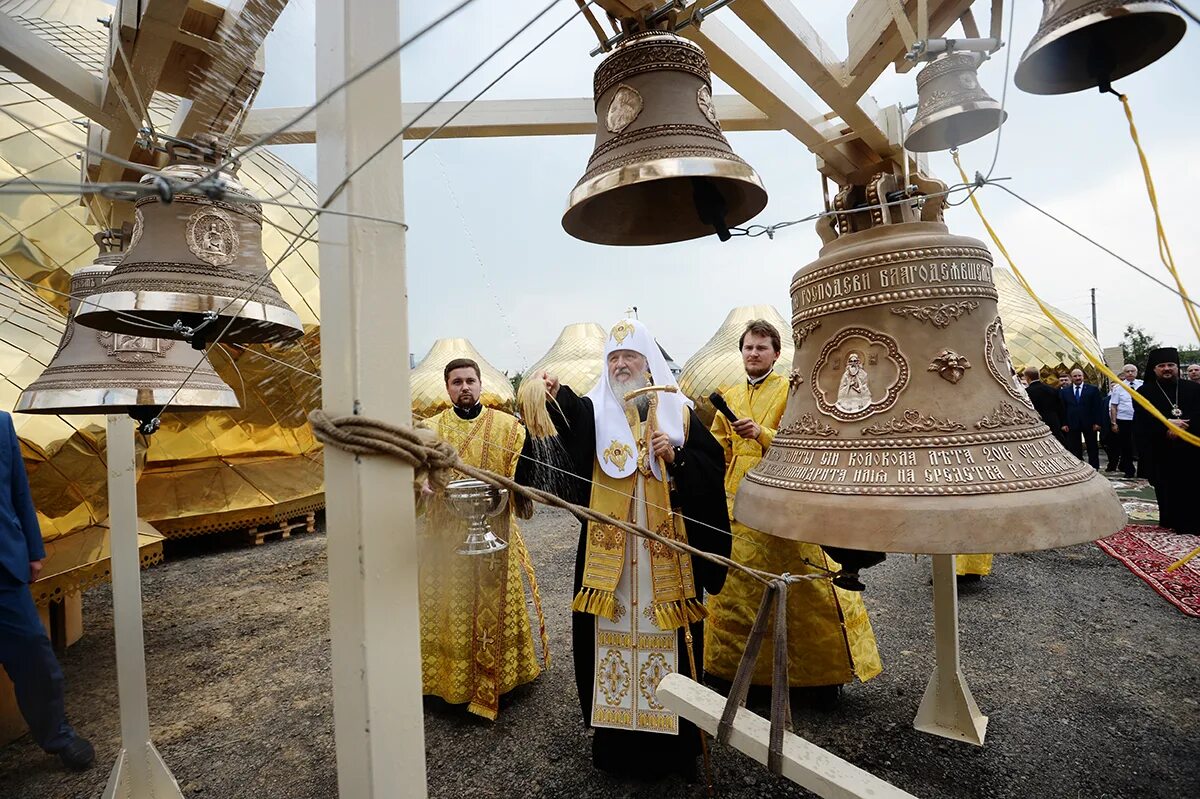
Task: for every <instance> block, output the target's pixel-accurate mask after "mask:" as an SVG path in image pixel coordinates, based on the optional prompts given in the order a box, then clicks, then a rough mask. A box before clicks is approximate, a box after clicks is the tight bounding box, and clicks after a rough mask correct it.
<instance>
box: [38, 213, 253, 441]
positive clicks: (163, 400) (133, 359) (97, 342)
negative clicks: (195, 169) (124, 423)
mask: <svg viewBox="0 0 1200 799" xmlns="http://www.w3.org/2000/svg"><path fill="white" fill-rule="evenodd" d="M122 240H123V236H122V233H121V231H117V230H109V231H103V232H101V233H98V234H97V235H96V242H97V244H99V245H100V254H99V256H97V258H96V262H95V263H94V264H92V265H91V266H85V267H83V268H82V269H79V270H78V271H76V272H75V274H73V275H72V276H71V312H70V315H69V316H68V317H67V329H66V330H65V331H64V332H63V337H62V341H61V342H60V343H59V345H58V351H57V352H56V353H54V357H53V358H52V359H51V361H50V363H49V365H48V366H47V367H46V368H45V370H44V371H43V372H42V374H41V376H40V377H38V379H37V380H34V381H33V383H31V384H30V385H29V387H28V388H26V389H25V390H24V391H22V392H21V396H20V398H19V399H18V400H17V405H16V410H17V411H18V412H20V413H45V414H89V413H101V414H103V413H114V412H124V413H128V414H129V415H130V416H132V417H134V418H135V419H137V420H138V421H139V422H141V423H142V424H143V426H144V427H143V432H152V430H151V429H150V426H153V427H157V425H156V424H153V422H152V420H157V417H158V414H159V413H160V412H161V410H162V407H163V406H164V405H166V404H167V403H168V402H169V403H170V405H171V408H172V409H173V410H192V411H197V410H215V409H218V408H236V407H238V399H237V395H236V394H234V392H233V389H232V388H230V387H229V386H228V385H227V384H226V383H225V381H223V380H222V379H221V378H220V377H218V376H217V373H216V372H215V371H214V370H213V367H212V364H211V363H209V361H208V358H207V356H205V355H203V354H202V353H196V352H193V351H191V350H190V349H188V348H187V347H186V346H181V345H179V344H178V342H175V341H167V340H164V339H159V338H149V337H146V336H142V335H129V334H125V333H110V332H106V331H97V330H92V329H90V328H86V327H82V326H80V325H77V324H76V323H75V319H74V316H75V312H76V310H77V309H78V307H79V305H80V304H81V301H82V300H84V299H85V298H87V297H90V296H94V295H95V294H96V293H98V292H100V291H102V290H103V285H104V283H105V281H106V279H107V278H108V277H109V275H111V274H112V272H113V270H114V269H115V268H116V267H117V264H118V263H120V261H121V258H122V257H124V255H125V254H124V253H123V252H122V251H121V249H120V246H121V243H122ZM197 357H199V358H201V359H202V361H201V363H200V365H199V367H196V358H197ZM194 367H195V371H194V372H193V368H194ZM181 385H182V386H183V387H182V388H180V386H181Z"/></svg>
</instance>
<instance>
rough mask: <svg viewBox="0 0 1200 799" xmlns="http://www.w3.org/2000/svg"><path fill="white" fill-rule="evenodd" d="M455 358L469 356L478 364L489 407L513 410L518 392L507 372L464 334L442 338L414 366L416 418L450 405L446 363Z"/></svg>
mask: <svg viewBox="0 0 1200 799" xmlns="http://www.w3.org/2000/svg"><path fill="white" fill-rule="evenodd" d="M455 358H470V359H471V360H473V361H475V363H477V364H479V380H480V382H481V383H482V384H483V396H482V397H480V402H482V403H483V404H484V405H486V406H487V407H489V408H496V409H497V410H501V411H507V412H508V413H512V412H513V408H514V406H515V405H516V396H515V394H514V393H513V387H512V382H510V381H509V379H508V375H506V374H504V372H501V371H500V370H499V369H497V368H496V367H494V366H492V365H491V364H490V363H488V362H487V359H486V358H484V357H483V356H482V355H480V354H479V350H477V349H475V346H474V345H473V344H471V342H470V341H468V340H467V339H465V338H439V339H438V340H437V341H435V342H433V346H432V347H430V348H429V354H428V355H426V356H425V357H424V358H423V359H421V362H420V363H419V364H417V366H416V368H415V369H413V370H412V376H411V378H410V383H409V385H410V386H411V387H412V412H413V418H415V419H428V418H429V417H430V416H433V415H434V414H435V413H440V412H441V411H444V410H446V409H447V408H449V407H450V397H448V396H447V395H446V378H445V374H444V370H445V368H446V364H448V363H450V361H452V360H454V359H455Z"/></svg>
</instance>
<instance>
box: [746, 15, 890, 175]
mask: <svg viewBox="0 0 1200 799" xmlns="http://www.w3.org/2000/svg"><path fill="white" fill-rule="evenodd" d="M730 8H731V9H732V10H733V12H734V13H735V14H737V15H738V17H740V18H741V20H742V21H743V22H745V23H746V25H747V26H748V27H749V28H750V30H752V31H754V32H755V33H756V34H758V36H759V38H761V39H762V40H763V41H764V42H766V44H767V45H768V46H769V47H770V48H771V49H772V50H774V51H775V53H776V54H777V55H778V56H779V57H780V58H781V59H783V61H784V63H786V64H787V65H788V66H789V67H791V68H792V71H794V72H795V73H796V74H797V75H799V76H800V78H801V79H802V80H803V81H804V82H805V83H806V84H808V86H809V88H811V89H812V90H813V91H814V92H816V93H817V96H819V97H820V98H821V99H822V100H824V101H825V102H826V103H828V104H829V107H830V108H832V109H833V110H834V112H836V113H837V114H838V116H840V117H841V118H842V121H843V122H845V123H846V124H847V125H849V126H850V127H851V128H853V129H854V132H855V133H857V134H858V135H859V137H860V138H861V139H862V140H863V142H864V143H865V144H866V145H867V146H868V147H870V148H871V149H872V150H874V151H875V153H876V154H878V155H879V156H880V157H881V158H887V157H890V156H891V155H892V154H893V153H894V152H896V151H897V150H898V149H899V148H898V144H899V143H898V142H891V141H888V138H887V136H886V134H884V132H883V131H882V130H881V129H880V127H879V125H878V121H877V118H878V116H879V109H878V107H876V106H875V102H874V101H873V100H872V99H871V98H870V97H868V96H866V95H863V96H862V97H861V98H860V97H859V96H858V95H855V94H852V93H851V92H849V91H847V90H846V86H845V79H846V68H845V65H843V63H842V61H841V59H839V58H838V57H837V55H835V54H834V52H833V50H832V49H831V48H830V47H829V45H827V44H826V43H825V41H824V40H823V39H822V38H821V36H820V35H819V34H818V33H817V32H816V30H814V29H813V27H812V26H811V25H810V24H809V23H808V20H806V19H805V18H804V15H803V14H801V13H800V11H799V10H797V8H796V6H795V5H794V4H793V3H792V0H738V2H736V3H734V4H733V5H732V6H730Z"/></svg>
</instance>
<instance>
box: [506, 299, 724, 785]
mask: <svg viewBox="0 0 1200 799" xmlns="http://www.w3.org/2000/svg"><path fill="white" fill-rule="evenodd" d="M604 358H605V367H604V371H603V372H602V373H601V376H600V382H599V383H598V384H597V385H596V387H595V388H593V389H592V390H591V391H590V392H588V394H587V396H584V397H580V396H578V395H576V394H575V393H574V392H573V391H572V390H571V389H570V387H568V386H565V385H560V384H559V381H558V379H557V378H556V377H554V376H553V375H549V374H544V375H542V384H543V385H542V386H535V388H537V389H539V390H538V391H537V392H536V394H535V393H534V392H522V413H523V416H524V418H525V420H526V422H527V423H528V424H529V425H530V429H531V431H533V432H534V433H535V434H538V435H547V436H548V435H557V439H558V443H559V444H561V445H562V452H563V453H564V454H565V455H566V459H567V464H568V465H567V470H568V471H569V472H570V473H571V474H572V475H573V477H571V478H570V483H569V484H565V485H564V484H561V483H560V484H559V485H557V486H555V485H548V486H546V488H548V489H550V490H554V491H557V492H558V493H559V494H560V495H562V496H564V497H565V498H567V499H570V500H571V501H573V502H577V503H580V504H584V503H586V504H588V505H589V506H590V507H591V508H593V509H595V510H598V511H600V512H602V513H604V514H607V515H609V516H613V517H615V518H618V519H623V520H626V521H631V522H635V523H637V524H639V525H641V526H643V527H648V528H649V529H651V530H655V531H657V532H659V533H660V534H662V535H664V536H669V537H674V538H675V539H676V540H683V541H687V542H689V543H690V544H691V545H692V546H694V547H696V548H698V549H701V550H704V551H707V552H714V553H718V554H721V555H724V556H728V554H729V517H728V516H727V514H726V512H725V502H724V495H723V493H722V491H721V472H722V464H721V448H720V447H719V446H717V443H716V442H715V441H714V440H713V438H712V436H711V435H710V434H709V432H708V431H707V430H706V429H705V428H704V425H703V424H701V423H700V422H699V421H697V420H696V417H695V414H694V412H693V411H692V409H691V401H690V400H688V399H686V398H685V397H684V396H683V395H682V394H680V393H678V387H677V386H676V384H675V377H674V375H672V374H671V371H670V369H669V368H668V367H667V362H666V359H665V358H664V357H663V355H662V351H661V350H660V349H659V348H658V345H657V344H656V343H655V341H654V338H653V337H652V336H651V335H650V333H649V331H647V330H646V328H645V326H644V325H642V323H641V322H639V321H637V320H635V319H624V320H621V321H620V322H618V323H617V324H616V325H615V326H614V327H613V328H612V330H611V331H610V332H609V334H608V338H607V341H606V343H605V347H604ZM543 388H544V390H542V389H543ZM671 389H674V390H671ZM631 392H638V396H636V397H633V398H627V395H629V394H630V393H631ZM548 400H550V401H549V402H548ZM539 419H546V420H547V421H546V423H545V424H544V426H543V425H540V424H539V421H538V420H539ZM539 427H542V429H541V430H539V429H538V428H539ZM724 582H725V567H724V566H721V565H717V564H714V563H712V562H711V561H708V560H705V559H703V558H693V557H690V556H688V555H686V554H683V555H680V554H678V553H677V552H676V551H675V550H673V549H671V548H669V547H667V546H664V545H662V544H658V543H654V542H652V541H650V540H648V539H643V538H637V537H634V536H631V535H626V534H625V532H624V531H623V530H621V529H620V528H618V527H614V526H612V525H607V524H597V523H595V522H585V523H584V524H583V526H582V528H581V530H580V535H579V547H578V550H577V554H576V558H575V585H574V590H575V599H574V602H573V604H572V610H573V611H574V613H573V614H572V622H571V634H572V635H571V646H572V650H573V652H574V658H575V683H576V687H577V689H578V691H579V703H580V708H581V710H582V711H583V722H584V725H585V726H588V727H591V728H593V737H592V762H593V764H594V765H595V766H596V767H597V768H599V769H602V770H604V771H608V772H610V773H616V774H621V775H626V776H633V777H639V778H643V779H654V778H658V777H661V776H664V775H666V774H669V773H679V774H682V775H684V776H685V777H688V776H691V775H693V774H694V773H695V770H696V758H697V755H699V753H700V738H699V732H698V730H697V729H696V728H695V727H694V726H692V725H691V724H690V723H689V722H688V721H686V720H685V719H682V718H680V717H679V716H678V715H676V714H675V713H672V712H671V711H670V710H668V709H667V708H666V707H665V705H664V704H663V702H661V701H660V698H659V697H658V694H657V689H658V684H659V682H661V680H662V678H663V677H664V676H666V675H667V674H669V673H671V672H678V673H680V674H685V675H688V676H691V677H692V678H693V679H695V680H697V681H701V680H702V679H703V677H702V675H701V674H698V673H695V672H694V671H693V669H692V668H691V665H690V662H689V661H690V660H691V658H690V657H689V652H688V650H689V641H688V639H689V638H690V639H691V643H692V644H693V645H694V647H695V649H694V650H693V651H692V653H691V654H692V657H694V659H695V663H696V670H695V671H696V672H698V671H699V670H700V668H701V666H702V665H703V663H704V653H703V632H702V629H701V624H700V621H701V620H702V619H703V618H704V616H705V608H704V605H703V599H704V595H705V593H708V594H714V593H717V592H718V591H720V590H721V586H722V584H723V583H724Z"/></svg>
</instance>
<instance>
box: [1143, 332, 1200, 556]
mask: <svg viewBox="0 0 1200 799" xmlns="http://www.w3.org/2000/svg"><path fill="white" fill-rule="evenodd" d="M1137 392H1138V393H1139V394H1141V395H1142V396H1143V397H1145V398H1146V399H1147V400H1148V401H1149V402H1150V404H1151V405H1153V406H1154V407H1155V408H1157V409H1158V410H1159V412H1160V413H1162V415H1163V417H1165V418H1166V420H1167V423H1166V424H1163V423H1162V422H1160V421H1159V420H1158V419H1156V418H1154V417H1153V416H1151V415H1150V413H1149V412H1148V411H1147V410H1146V409H1145V408H1143V407H1142V406H1141V405H1134V408H1133V437H1134V440H1135V441H1136V442H1137V451H1138V457H1139V458H1140V459H1141V460H1140V464H1141V465H1140V469H1141V472H1142V474H1143V475H1145V477H1146V479H1148V480H1149V481H1150V485H1152V486H1154V495H1155V497H1156V498H1157V499H1158V523H1159V526H1161V527H1166V528H1167V529H1168V530H1175V531H1176V532H1179V533H1190V534H1193V535H1195V534H1197V533H1200V515H1198V514H1197V513H1196V511H1195V507H1194V503H1195V497H1196V489H1197V487H1200V447H1196V446H1194V445H1192V444H1189V443H1188V442H1186V441H1184V440H1183V439H1182V438H1180V437H1179V433H1180V431H1184V430H1186V431H1187V432H1189V433H1192V434H1195V433H1197V432H1200V385H1197V384H1196V383H1193V382H1191V381H1190V380H1184V379H1181V378H1180V375H1179V351H1178V350H1177V349H1175V348H1174V347H1160V348H1158V349H1156V350H1151V351H1150V354H1149V356H1148V359H1147V362H1146V379H1145V382H1143V383H1142V387H1141V388H1139V389H1137Z"/></svg>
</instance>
